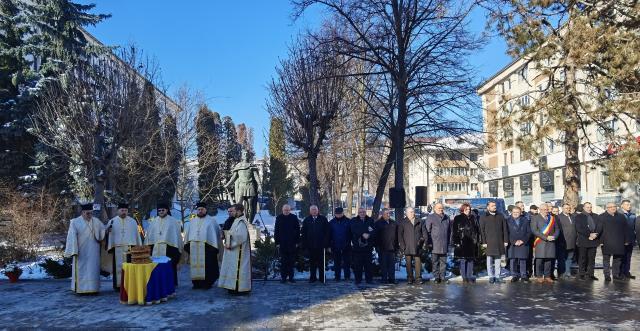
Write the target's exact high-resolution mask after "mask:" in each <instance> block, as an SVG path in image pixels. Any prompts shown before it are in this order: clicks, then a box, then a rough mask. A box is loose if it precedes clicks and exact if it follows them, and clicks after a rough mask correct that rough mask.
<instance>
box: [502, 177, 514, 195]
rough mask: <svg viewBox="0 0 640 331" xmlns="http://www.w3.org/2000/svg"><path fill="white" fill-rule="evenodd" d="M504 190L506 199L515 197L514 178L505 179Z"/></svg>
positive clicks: (503, 182) (503, 181)
mask: <svg viewBox="0 0 640 331" xmlns="http://www.w3.org/2000/svg"><path fill="white" fill-rule="evenodd" d="M502 190H503V191H504V197H505V198H511V197H513V178H505V179H504V180H502Z"/></svg>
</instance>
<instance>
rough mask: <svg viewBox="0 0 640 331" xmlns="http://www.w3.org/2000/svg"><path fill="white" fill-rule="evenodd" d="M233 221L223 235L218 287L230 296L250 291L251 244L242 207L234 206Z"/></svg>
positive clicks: (239, 205)
mask: <svg viewBox="0 0 640 331" xmlns="http://www.w3.org/2000/svg"><path fill="white" fill-rule="evenodd" d="M234 216H235V220H234V221H233V224H232V225H231V229H230V230H229V231H228V232H227V233H226V234H225V245H224V256H223V257H222V268H221V270H220V281H218V286H219V287H222V288H226V289H227V290H229V293H231V294H245V293H249V292H250V291H251V242H250V238H249V225H248V221H247V218H246V217H245V216H244V207H243V206H242V205H241V204H236V205H234Z"/></svg>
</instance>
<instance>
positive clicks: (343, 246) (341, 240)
mask: <svg viewBox="0 0 640 331" xmlns="http://www.w3.org/2000/svg"><path fill="white" fill-rule="evenodd" d="M333 214H334V215H335V217H334V218H333V219H332V220H331V221H330V222H329V227H330V228H331V236H330V238H331V246H330V247H331V253H332V254H333V270H334V272H335V277H336V281H337V282H339V281H340V276H344V279H345V280H349V279H350V278H351V220H350V219H349V218H348V217H346V216H344V210H343V209H342V207H338V208H336V209H335V210H334V211H333Z"/></svg>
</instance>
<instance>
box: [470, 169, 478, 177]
mask: <svg viewBox="0 0 640 331" xmlns="http://www.w3.org/2000/svg"><path fill="white" fill-rule="evenodd" d="M470 173H471V176H473V177H477V176H478V169H476V168H471V169H470Z"/></svg>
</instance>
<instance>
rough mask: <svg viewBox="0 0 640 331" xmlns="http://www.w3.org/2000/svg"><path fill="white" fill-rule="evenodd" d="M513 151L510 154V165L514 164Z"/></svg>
mask: <svg viewBox="0 0 640 331" xmlns="http://www.w3.org/2000/svg"><path fill="white" fill-rule="evenodd" d="M513 160H514V158H513V151H511V152H509V163H513Z"/></svg>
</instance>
